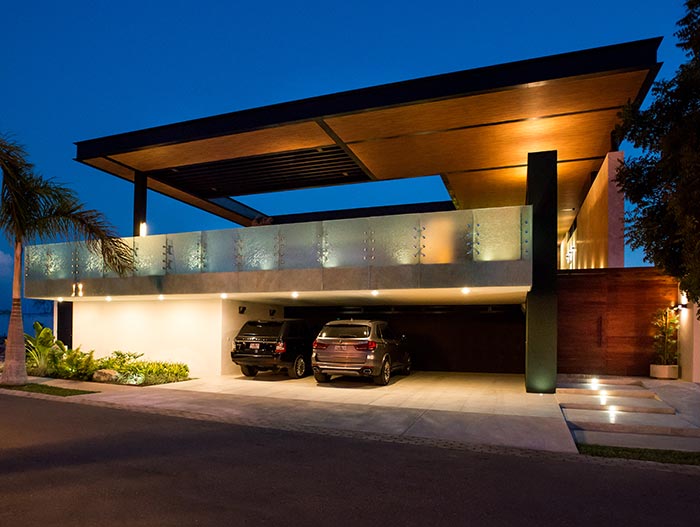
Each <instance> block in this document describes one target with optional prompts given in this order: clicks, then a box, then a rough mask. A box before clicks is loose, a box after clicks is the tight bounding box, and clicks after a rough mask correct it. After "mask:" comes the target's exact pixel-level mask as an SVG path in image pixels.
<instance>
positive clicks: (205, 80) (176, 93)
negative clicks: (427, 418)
mask: <svg viewBox="0 0 700 527" xmlns="http://www.w3.org/2000/svg"><path fill="white" fill-rule="evenodd" d="M683 12H684V8H683V3H682V1H681V0H616V1H615V2H610V1H609V0H591V1H581V2H562V1H561V0H543V1H536V0H535V1H530V2H522V1H519V0H518V1H516V0H513V1H508V0H501V1H497V2H484V1H482V0H456V1H444V0H432V1H430V2H413V3H412V2H406V1H405V0H402V1H394V0H391V1H382V0H372V1H369V0H355V1H353V2H333V1H332V0H331V1H324V2H320V1H304V0H298V1H296V2H289V1H264V0H263V1H258V2H241V1H236V0H229V1H218V2H217V1H207V0H199V1H184V0H168V1H149V0H138V1H133V0H120V1H119V2H115V1H113V0H90V1H84V0H68V1H66V2H56V1H53V0H44V1H36V0H25V1H23V2H5V3H4V5H3V7H2V9H1V10H0V50H1V53H2V57H3V59H2V61H1V62H0V133H10V134H12V135H13V136H14V137H15V138H16V139H17V140H18V141H19V142H21V143H22V144H24V145H25V146H26V148H27V149H28V151H29V153H30V156H31V160H32V161H33V162H34V164H35V165H36V167H37V169H38V171H39V172H40V173H42V174H43V175H45V176H50V177H53V178H56V179H57V180H59V181H60V182H62V183H65V184H68V185H70V186H72V187H73V188H75V189H76V190H77V191H78V193H79V195H80V197H81V199H82V200H83V201H84V202H85V203H86V204H87V206H88V207H90V208H97V209H99V210H101V211H103V212H104V213H105V214H106V215H107V217H108V218H109V220H110V221H111V222H112V223H113V224H114V225H115V226H116V227H117V229H118V231H119V233H120V234H122V235H125V236H126V235H130V234H131V229H132V226H131V222H132V198H133V187H132V185H131V184H130V183H127V182H125V181H122V180H120V179H118V178H116V177H114V176H110V175H107V174H105V173H102V172H100V171H98V170H96V169H93V168H90V167H87V166H83V165H81V164H79V163H76V162H75V161H73V158H74V156H75V146H74V144H73V143H74V142H75V141H80V140H85V139H93V138H96V137H101V136H105V135H111V134H115V133H119V132H126V131H132V130H137V129H141V128H146V127H150V126H156V125H161V124H167V123H172V122H177V121H182V120H186V119H193V118H197V117H205V116H209V115H215V114H220V113H225V112H231V111H235V110H241V109H246V108H253V107H257V106H263V105H267V104H272V103H278V102H285V101H291V100H295V99H300V98H305V97H311V96H316V95H322V94H327V93H334V92H338V91H343V90H349V89H353V88H362V87H366V86H374V85H377V84H383V83H388V82H395V81H401V80H407V79H412V78H416V77H422V76H426V75H434V74H440V73H446V72H450V71H457V70H463V69H469V68H475V67H479V66H488V65H492V64H498V63H503V62H510V61H514V60H521V59H528V58H533V57H539V56H544V55H551V54H555V53H563V52H567V51H574V50H579V49H585V48H591V47H596V46H603V45H608V44H615V43H620V42H625V41H630V40H637V39H642V38H648V37H655V36H663V37H664V42H663V43H662V45H661V48H660V52H659V59H660V61H663V62H665V66H664V68H663V69H662V71H661V73H660V77H670V76H671V75H672V74H673V72H674V71H675V69H676V68H677V66H678V64H679V63H681V62H682V61H683V60H684V56H683V54H682V53H681V52H680V50H678V49H677V48H676V47H675V37H673V33H674V31H675V23H676V21H677V20H678V19H679V18H680V17H681V16H682V14H683ZM421 184H422V187H421V190H420V191H419V193H420V195H421V196H422V197H423V198H424V199H425V200H428V201H429V200H433V199H447V196H446V194H445V193H444V190H442V189H441V188H440V186H439V185H436V184H435V182H434V181H433V182H431V181H430V180H428V181H424V182H422V183H421ZM410 185H412V184H411V183H410V182H409V183H408V186H410ZM406 187H407V184H406V183H402V184H399V185H390V186H389V188H383V189H382V190H381V192H363V193H362V196H363V198H362V199H363V202H362V203H354V202H353V203H348V201H347V196H348V193H347V192H346V191H345V192H333V191H330V190H325V191H314V192H308V193H304V194H301V195H295V196H294V198H293V199H289V198H287V199H285V200H281V201H279V200H278V202H276V203H272V202H270V201H269V200H261V199H250V200H247V202H248V203H250V204H251V205H253V206H255V207H258V208H260V209H261V210H263V211H265V212H269V213H271V214H274V213H283V212H291V211H294V212H297V211H300V210H307V211H308V210H321V209H332V208H337V207H341V208H347V207H352V206H370V205H374V204H389V203H395V202H406V201H413V199H412V198H410V197H407V196H408V195H409V194H408V192H409V189H407V188H406ZM371 188H375V187H371ZM415 193H416V190H415V188H413V187H411V188H410V194H412V195H415ZM353 195H355V196H356V195H357V194H356V193H353ZM243 201H246V200H243ZM148 220H149V233H152V234H157V233H166V232H181V231H194V230H206V229H218V228H228V227H231V226H233V225H232V224H231V223H229V222H227V221H225V220H222V219H219V218H216V217H215V216H212V215H209V214H207V213H205V212H201V211H198V210H196V209H193V208H191V207H189V206H187V205H183V204H181V203H179V202H177V201H174V200H171V199H169V198H165V197H162V196H160V195H157V194H154V193H149V204H148ZM10 254H11V253H10V249H9V246H8V245H7V244H6V243H4V242H1V243H0V308H5V307H6V306H9V304H10V287H9V284H10V276H11V259H10ZM635 263H637V264H639V263H641V258H640V257H639V256H638V255H636V256H628V265H630V264H631V265H634V264H635ZM0 332H2V330H1V329H0Z"/></svg>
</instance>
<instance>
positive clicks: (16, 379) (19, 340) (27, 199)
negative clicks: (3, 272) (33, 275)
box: [0, 135, 134, 385]
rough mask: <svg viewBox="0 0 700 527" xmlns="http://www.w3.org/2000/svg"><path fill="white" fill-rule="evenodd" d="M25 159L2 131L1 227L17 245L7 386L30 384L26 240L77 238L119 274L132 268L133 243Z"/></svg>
mask: <svg viewBox="0 0 700 527" xmlns="http://www.w3.org/2000/svg"><path fill="white" fill-rule="evenodd" d="M27 158H28V155H27V152H26V151H25V149H24V147H22V146H21V145H19V144H18V143H16V142H15V141H14V140H12V139H11V138H9V137H7V136H3V135H0V168H1V169H2V192H1V197H2V203H0V230H2V231H4V232H5V235H6V236H7V238H8V240H9V242H10V244H11V245H13V246H14V272H13V275H12V309H11V312H10V323H9V327H8V329H7V342H6V349H5V367H4V371H3V373H2V376H0V384H6V385H19V384H25V383H26V382H27V368H26V365H25V348H24V328H23V323H22V251H23V248H24V245H25V244H26V243H28V242H31V241H35V240H42V241H47V240H55V239H56V238H71V239H76V240H78V239H79V240H82V243H84V244H85V245H86V246H87V247H88V249H90V250H91V251H93V252H96V253H98V254H101V255H102V258H103V260H104V262H105V265H106V266H107V267H109V268H110V269H111V270H113V271H115V272H116V273H118V274H119V275H120V276H123V275H124V274H126V273H128V272H129V271H130V270H132V269H133V267H134V258H133V251H132V249H131V247H129V245H127V244H126V243H125V242H124V241H123V240H121V239H119V238H117V237H116V235H115V234H114V229H113V227H112V226H111V225H110V224H109V223H107V221H106V220H105V218H104V216H103V215H102V213H100V212H98V211H96V210H87V209H85V208H84V206H83V204H82V203H80V202H79V201H78V199H77V196H76V194H75V193H74V192H73V191H72V190H71V189H69V188H66V187H64V186H62V185H60V184H58V183H56V182H55V181H53V180H51V179H46V178H43V177H41V176H39V175H37V174H36V173H35V172H34V166H33V165H32V164H31V163H30V162H29V161H28V160H27Z"/></svg>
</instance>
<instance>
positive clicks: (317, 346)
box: [311, 340, 328, 350]
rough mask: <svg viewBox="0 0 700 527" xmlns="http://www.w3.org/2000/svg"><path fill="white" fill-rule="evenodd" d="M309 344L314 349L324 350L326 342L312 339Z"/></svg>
mask: <svg viewBox="0 0 700 527" xmlns="http://www.w3.org/2000/svg"><path fill="white" fill-rule="evenodd" d="M311 346H312V347H313V349H315V350H324V349H326V348H327V347H328V344H324V343H323V342H319V341H318V340H314V343H313V344H312V345H311Z"/></svg>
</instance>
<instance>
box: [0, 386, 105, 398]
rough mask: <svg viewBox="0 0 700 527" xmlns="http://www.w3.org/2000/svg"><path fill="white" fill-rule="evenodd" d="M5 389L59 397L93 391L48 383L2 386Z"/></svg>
mask: <svg viewBox="0 0 700 527" xmlns="http://www.w3.org/2000/svg"><path fill="white" fill-rule="evenodd" d="M0 388H3V389H5V390H17V391H20V392H32V393H43V394H46V395H57V396H58V397H70V396H71V395H85V394H86V393H100V392H91V391H88V390H74V389H72V388H59V387H58V386H49V385H48V384H21V385H19V386H2V385H0Z"/></svg>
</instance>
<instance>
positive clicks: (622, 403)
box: [556, 393, 676, 414]
mask: <svg viewBox="0 0 700 527" xmlns="http://www.w3.org/2000/svg"><path fill="white" fill-rule="evenodd" d="M556 397H557V401H558V402H559V406H560V407H561V408H568V409H577V410H598V411H606V412H609V411H617V412H637V413H650V414H675V413H676V410H675V408H673V407H671V406H669V405H668V404H666V403H665V402H663V401H661V400H660V399H658V398H648V397H619V396H610V395H607V394H605V395H597V394H596V395H587V394H571V393H558V394H557V396H556Z"/></svg>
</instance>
